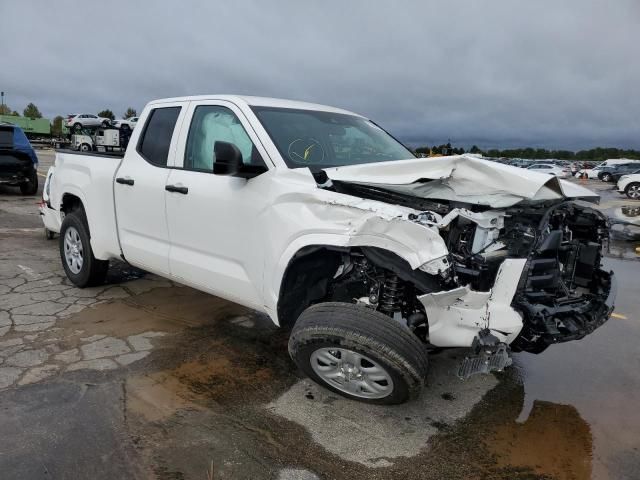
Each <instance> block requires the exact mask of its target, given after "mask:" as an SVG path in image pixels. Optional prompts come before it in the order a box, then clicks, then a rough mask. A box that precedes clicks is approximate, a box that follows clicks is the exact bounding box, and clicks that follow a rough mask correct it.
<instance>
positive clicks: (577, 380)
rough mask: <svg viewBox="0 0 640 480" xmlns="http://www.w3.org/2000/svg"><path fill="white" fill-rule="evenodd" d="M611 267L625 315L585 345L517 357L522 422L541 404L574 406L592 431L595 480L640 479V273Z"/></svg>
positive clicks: (611, 263) (631, 265)
mask: <svg viewBox="0 0 640 480" xmlns="http://www.w3.org/2000/svg"><path fill="white" fill-rule="evenodd" d="M606 266H607V268H612V269H613V270H614V272H615V274H616V276H617V280H618V297H617V305H616V312H617V313H618V314H619V315H618V316H617V318H611V319H610V320H609V321H608V322H607V323H606V324H604V325H603V326H602V327H600V328H599V329H598V330H596V331H595V332H594V333H592V334H591V335H589V336H587V337H585V338H584V339H582V340H580V341H576V342H569V343H565V344H560V345H553V346H551V347H550V348H549V349H548V350H546V351H545V352H543V353H542V354H540V355H529V354H518V355H517V356H516V363H517V365H519V367H520V369H521V371H522V376H523V383H524V387H525V392H526V394H525V403H524V405H525V406H524V414H523V415H521V419H524V418H526V411H527V410H528V409H529V408H531V406H532V405H533V409H532V413H531V415H533V410H534V409H535V404H536V402H537V401H540V400H543V401H548V402H554V403H559V404H565V405H571V406H573V407H575V409H576V410H577V412H578V413H579V415H580V416H581V417H582V418H584V419H585V421H586V422H587V423H588V425H589V426H590V428H591V433H592V435H593V441H594V448H593V478H597V479H616V480H617V479H622V478H629V479H632V478H640V415H638V405H640V377H639V376H638V369H639V367H640V357H639V356H638V351H639V349H638V339H639V338H640V323H639V322H638V317H637V312H638V311H640V309H638V299H639V298H640V287H639V286H638V283H637V275H638V270H637V264H635V262H624V261H620V260H607V262H606ZM531 415H529V417H530V416H531ZM525 423H526V421H525ZM567 445H569V444H567ZM567 448H569V447H568V446H567ZM621 459H624V460H621Z"/></svg>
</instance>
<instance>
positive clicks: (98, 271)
mask: <svg viewBox="0 0 640 480" xmlns="http://www.w3.org/2000/svg"><path fill="white" fill-rule="evenodd" d="M60 258H61V259H62V266H63V267H64V271H65V273H66V274H67V277H68V278H69V280H71V282H72V283H73V284H74V285H75V286H77V287H80V288H84V287H92V286H95V285H100V284H101V283H104V279H105V278H106V276H107V270H108V268H109V261H108V260H98V259H97V258H96V257H94V256H93V250H92V249H91V241H90V237H89V226H88V225H87V219H86V216H85V214H84V211H83V210H74V211H73V212H71V213H69V214H68V215H66V216H65V217H64V220H63V221H62V227H61V228H60Z"/></svg>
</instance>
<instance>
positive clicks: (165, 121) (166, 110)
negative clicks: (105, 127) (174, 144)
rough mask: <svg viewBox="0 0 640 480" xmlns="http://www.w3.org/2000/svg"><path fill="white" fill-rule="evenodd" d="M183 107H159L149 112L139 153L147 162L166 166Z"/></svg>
mask: <svg viewBox="0 0 640 480" xmlns="http://www.w3.org/2000/svg"><path fill="white" fill-rule="evenodd" d="M180 110H181V107H158V108H154V109H153V110H152V111H151V113H149V118H148V119H147V123H146V124H145V126H144V130H143V131H142V135H140V140H139V142H138V148H137V151H138V153H139V154H140V155H141V156H142V158H144V159H145V160H146V161H147V162H149V163H151V164H153V165H155V166H157V167H166V166H167V159H168V158H169V148H170V147H171V140H172V138H173V132H174V129H175V126H176V122H177V120H178V116H179V115H180Z"/></svg>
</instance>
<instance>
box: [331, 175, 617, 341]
mask: <svg viewBox="0 0 640 480" xmlns="http://www.w3.org/2000/svg"><path fill="white" fill-rule="evenodd" d="M329 188H331V189H334V190H335V191H337V192H339V193H346V194H349V195H354V196H358V197H361V198H367V199H371V200H378V201H383V202H386V203H394V204H397V205H403V206H406V207H411V208H413V209H415V210H418V211H419V212H421V213H419V214H412V215H410V218H409V220H410V221H413V222H416V223H419V224H421V225H424V226H425V227H428V228H431V229H436V230H437V231H438V232H439V234H440V236H441V237H442V239H443V240H444V241H445V243H446V246H447V248H448V250H449V254H448V255H447V256H445V257H443V258H438V259H435V260H433V261H431V262H428V263H426V264H425V265H423V266H421V267H420V268H419V269H411V268H409V266H408V264H407V263H406V262H404V261H403V260H402V259H400V258H398V257H395V256H393V255H390V254H389V252H388V251H385V250H382V249H378V248H374V247H361V248H359V249H355V250H354V249H351V250H349V251H348V253H347V252H343V253H341V255H342V258H341V260H340V262H339V267H338V270H337V271H336V272H335V274H334V276H333V280H332V281H331V282H330V283H328V284H327V285H326V292H325V295H326V297H328V298H331V299H333V300H336V301H353V300H354V299H355V300H356V301H357V302H358V303H362V304H365V305H367V306H369V307H370V308H374V309H376V310H379V311H380V312H383V313H385V314H387V315H388V316H390V317H392V318H394V319H396V320H398V321H401V322H406V324H407V326H408V327H409V328H410V329H411V330H412V331H413V332H414V333H415V334H416V335H417V336H418V337H419V338H420V339H422V340H423V341H424V342H425V343H427V344H432V345H436V346H448V345H446V341H445V342H444V343H445V344H444V345H443V342H442V341H439V342H435V341H434V339H437V338H440V337H443V335H442V334H441V332H440V333H438V332H437V330H438V329H441V330H442V329H446V328H449V327H447V326H442V325H438V321H439V320H438V319H434V318H432V317H437V316H440V317H446V316H450V319H449V320H450V323H451V324H456V328H460V326H464V327H465V328H468V330H469V332H470V333H469V335H470V336H469V337H468V339H469V340H468V341H469V346H471V343H472V342H476V343H477V342H482V341H489V343H492V344H494V345H498V344H503V345H506V344H509V346H510V348H511V349H513V350H514V351H528V352H532V353H539V352H542V351H543V350H544V349H546V348H547V347H548V346H549V345H551V344H553V343H559V342H565V341H569V340H575V339H579V338H582V337H584V336H585V335H587V334H589V333H590V332H592V331H593V330H594V329H596V328H597V327H598V326H600V325H601V324H602V323H604V322H605V321H606V320H607V319H608V317H609V314H610V313H611V311H612V308H613V306H612V299H613V297H614V296H615V292H614V291H613V290H614V289H613V288H612V278H611V276H612V275H611V273H609V272H605V271H603V270H601V269H600V262H601V255H602V251H603V249H604V248H608V235H609V229H608V223H607V219H606V217H605V216H604V215H603V214H602V213H600V212H599V211H598V210H595V209H593V208H591V207H590V206H589V205H588V204H586V203H584V202H575V201H560V202H559V201H555V202H531V203H524V202H523V203H524V204H523V203H520V204H517V205H514V206H511V207H508V208H501V209H491V208H490V207H487V206H481V205H469V204H464V203H456V202H452V201H446V200H445V201H434V200H431V199H424V198H417V197H413V196H410V195H405V194H402V193H398V192H392V191H389V190H386V189H384V188H378V187H375V186H369V185H360V184H354V183H350V182H340V181H334V182H332V184H331V186H330V187H329ZM501 301H502V302H506V303H505V304H500V302H501ZM474 312H475V313H474ZM478 312H479V313H478ZM501 325H504V328H503V327H501ZM438 336H439V337H438ZM451 346H455V345H451Z"/></svg>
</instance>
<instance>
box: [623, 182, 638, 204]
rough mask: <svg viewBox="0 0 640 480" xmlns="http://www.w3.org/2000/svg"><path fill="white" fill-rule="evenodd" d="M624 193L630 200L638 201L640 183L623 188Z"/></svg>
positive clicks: (633, 183)
mask: <svg viewBox="0 0 640 480" xmlns="http://www.w3.org/2000/svg"><path fill="white" fill-rule="evenodd" d="M624 193H625V194H626V195H627V197H629V198H630V199H632V200H640V183H638V182H632V183H630V184H629V185H627V186H626V187H625V189H624Z"/></svg>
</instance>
